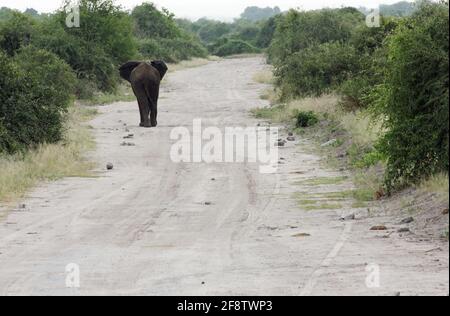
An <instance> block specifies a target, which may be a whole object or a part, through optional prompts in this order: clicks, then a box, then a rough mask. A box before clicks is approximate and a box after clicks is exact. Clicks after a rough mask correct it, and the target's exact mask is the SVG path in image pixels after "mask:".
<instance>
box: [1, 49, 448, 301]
mask: <svg viewBox="0 0 450 316" xmlns="http://www.w3.org/2000/svg"><path fill="white" fill-rule="evenodd" d="M263 67H264V63H263V60H262V59H260V58H246V59H230V60H224V61H220V62H214V63H210V64H208V65H206V66H202V67H199V68H193V69H187V70H183V71H179V72H176V73H171V74H169V76H168V79H167V83H166V84H165V86H164V88H163V90H162V92H161V96H162V99H161V101H160V116H159V119H158V121H159V124H160V125H159V126H158V127H157V128H154V129H142V128H138V127H137V124H136V123H137V120H138V110H137V105H136V104H135V103H134V102H132V103H116V104H113V105H109V106H105V107H100V108H99V109H100V111H101V113H102V114H101V115H100V116H98V117H97V118H96V119H95V120H94V121H92V122H91V125H92V126H93V127H94V130H95V133H96V139H97V142H98V146H97V150H96V152H95V153H93V155H92V156H93V157H92V158H93V159H95V160H96V161H98V162H99V165H100V166H104V165H105V164H106V162H109V161H110V162H112V163H114V166H115V168H114V170H113V171H111V172H105V171H100V170H99V171H100V177H98V178H92V179H89V178H86V179H78V178H71V179H65V180H63V181H58V182H55V183H50V184H45V185H42V186H40V187H39V188H37V189H36V190H34V191H33V192H32V193H30V195H29V197H28V198H27V199H26V200H25V201H24V203H25V204H26V205H27V209H26V210H19V211H13V212H10V213H9V215H8V216H7V217H6V219H5V220H3V221H2V222H1V223H0V225H1V226H0V294H3V295H29V294H31V295H72V294H75V295H89V294H94V295H101V294H110V295H111V294H119V295H126V294H135V295H155V294H158V295H231V294H233V295H240V294H245V295H301V294H303V295H310V294H312V295H321V294H325V295H346V294H349V295H358V294H359V295H362V294H365V295H395V294H396V293H398V292H400V293H401V294H405V295H406V294H413V295H426V294H431V295H433V294H438V295H439V294H440V295H447V294H448V248H447V245H446V244H436V242H431V241H428V242H410V241H407V240H405V239H402V238H400V237H399V236H397V237H396V234H393V236H392V237H391V238H383V234H385V233H374V232H369V230H368V228H370V225H371V224H379V223H380V221H384V222H389V221H391V220H392V219H389V218H384V217H378V218H375V219H374V218H369V217H367V218H365V217H364V216H363V215H361V216H360V218H361V220H358V221H352V222H342V221H340V220H339V217H340V215H341V214H342V213H344V214H345V213H347V212H350V211H352V212H353V211H356V212H359V213H358V214H364V210H351V208H350V206H346V207H345V208H344V209H339V210H317V211H309V212H307V211H305V210H302V209H301V208H299V206H298V205H297V203H296V201H295V199H293V197H292V194H293V193H294V192H315V191H321V192H322V191H336V190H343V189H348V188H349V187H351V184H350V183H342V184H339V185H328V186H313V187H311V186H300V185H298V184H297V185H296V184H295V182H296V181H298V180H301V179H311V178H316V177H332V176H338V175H340V173H338V172H335V171H333V170H326V169H324V168H323V165H322V164H321V162H320V158H319V157H317V156H315V155H312V154H310V153H309V152H310V151H311V150H310V148H311V144H309V143H308V142H307V141H306V140H300V141H299V142H298V143H297V144H295V145H294V144H292V143H291V144H289V145H288V146H287V147H286V148H283V149H282V150H281V151H280V156H281V157H282V158H284V160H283V164H282V165H280V169H279V173H278V174H276V175H263V174H260V173H259V169H258V166H257V165H254V164H247V163H243V164H219V163H213V164H188V163H181V164H176V163H173V162H172V161H171V159H170V156H169V152H170V146H171V144H172V143H171V141H170V139H169V133H170V131H171V129H172V128H173V127H176V126H180V125H186V126H190V125H192V120H193V119H194V118H202V119H203V122H204V124H205V125H215V126H219V127H224V126H255V124H256V123H257V122H256V120H254V119H252V118H251V116H250V115H249V113H248V111H249V110H250V109H251V108H253V107H256V106H261V105H265V101H262V100H260V99H259V94H260V92H261V91H262V89H264V86H263V85H259V84H255V83H253V82H252V76H253V74H254V73H255V72H257V71H259V70H261V69H262V68H263ZM127 129H128V130H129V131H127ZM128 133H134V138H133V139H131V140H129V141H130V142H133V143H135V145H136V146H132V147H126V146H120V143H121V142H122V141H123V139H122V137H123V136H125V135H127V134H128ZM212 178H214V179H215V181H213V180H212ZM205 202H211V205H205ZM208 204H209V203H208ZM350 204H351V201H348V205H350ZM300 233H307V234H309V235H310V236H304V237H294V236H297V235H298V234H300ZM430 250H431V251H430ZM69 263H76V264H77V265H79V267H80V276H81V287H80V288H77V289H71V288H66V286H65V279H66V273H65V267H66V265H67V264H69ZM371 263H374V264H378V265H379V267H380V282H381V283H380V287H378V288H368V287H367V286H366V278H367V275H368V272H367V271H366V267H367V264H371Z"/></svg>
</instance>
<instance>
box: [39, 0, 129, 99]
mask: <svg viewBox="0 0 450 316" xmlns="http://www.w3.org/2000/svg"><path fill="white" fill-rule="evenodd" d="M80 15H81V16H82V23H81V25H80V28H67V27H66V26H65V19H66V14H65V12H64V11H58V12H57V13H56V14H55V15H53V16H51V17H50V18H48V19H45V20H44V21H43V22H42V23H41V25H40V26H39V29H38V32H37V35H36V37H35V38H34V39H33V41H32V43H33V44H34V45H36V46H38V47H40V48H43V49H46V50H48V51H51V52H53V53H55V54H56V55H58V56H59V57H60V58H61V59H63V60H65V61H66V62H67V63H68V64H69V65H70V66H71V67H72V68H73V69H74V71H75V73H76V74H77V77H78V78H79V79H81V80H90V81H92V82H95V84H96V86H97V88H98V89H100V90H102V91H108V92H111V91H114V90H115V89H116V87H117V84H118V82H119V76H118V74H117V66H118V65H119V64H121V63H122V62H124V61H127V60H129V59H133V58H135V57H136V55H137V46H136V43H135V39H134V36H133V22H132V20H131V17H130V16H129V15H128V14H127V13H126V12H123V11H121V10H120V8H119V7H116V6H114V5H113V2H112V1H111V0H82V1H81V2H80Z"/></svg>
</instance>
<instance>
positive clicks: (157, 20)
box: [132, 3, 208, 63]
mask: <svg viewBox="0 0 450 316" xmlns="http://www.w3.org/2000/svg"><path fill="white" fill-rule="evenodd" d="M132 17H133V19H134V21H135V25H136V27H135V33H136V35H137V37H138V43H139V53H140V55H141V56H142V57H143V58H146V59H162V60H165V61H167V62H173V63H175V62H179V61H181V60H186V59H190V58H192V57H206V56H207V55H208V52H207V50H206V49H205V47H204V46H203V45H201V43H200V41H199V39H198V38H197V37H195V36H194V35H192V34H189V33H188V32H187V31H185V30H184V29H182V28H181V27H180V26H179V25H178V24H177V22H176V21H175V20H174V16H173V14H172V13H170V12H168V11H167V10H165V9H163V11H162V12H160V11H159V10H158V9H156V7H155V6H154V5H153V4H152V3H144V4H142V5H140V6H137V7H136V8H134V10H133V12H132ZM185 26H186V25H185Z"/></svg>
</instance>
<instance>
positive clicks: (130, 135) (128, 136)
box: [123, 134, 134, 139]
mask: <svg viewBox="0 0 450 316" xmlns="http://www.w3.org/2000/svg"><path fill="white" fill-rule="evenodd" d="M133 137H134V134H128V135H127V136H124V137H123V138H124V139H130V138H133Z"/></svg>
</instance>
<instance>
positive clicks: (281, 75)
mask: <svg viewBox="0 0 450 316" xmlns="http://www.w3.org/2000/svg"><path fill="white" fill-rule="evenodd" d="M358 67H359V64H358V57H357V54H356V51H355V49H354V48H353V47H352V46H349V45H346V44H341V43H338V42H334V43H324V44H319V45H313V46H310V47H308V48H306V49H303V50H301V51H299V52H296V53H294V54H292V55H291V56H289V57H287V58H286V61H285V63H284V64H283V65H282V66H278V67H277V68H276V69H275V76H276V77H277V82H278V84H279V86H280V87H281V91H282V96H283V97H290V96H293V97H297V96H320V95H322V94H324V93H326V92H329V91H331V90H333V89H335V88H337V87H339V85H340V84H341V83H342V82H344V81H345V80H347V79H348V78H350V76H351V73H352V72H354V71H357V69H358Z"/></svg>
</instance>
